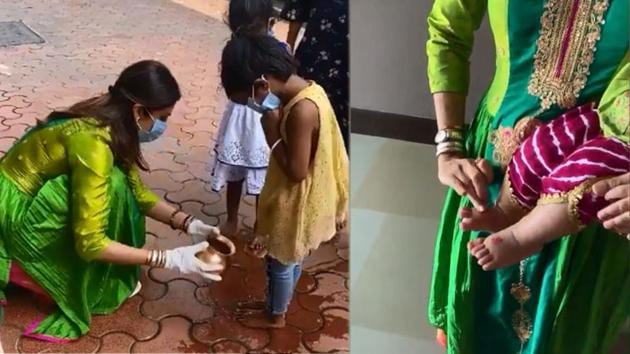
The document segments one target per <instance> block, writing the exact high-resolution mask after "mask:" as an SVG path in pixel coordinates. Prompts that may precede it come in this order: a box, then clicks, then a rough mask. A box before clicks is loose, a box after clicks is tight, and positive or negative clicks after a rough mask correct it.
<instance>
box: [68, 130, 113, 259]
mask: <svg viewBox="0 0 630 354" xmlns="http://www.w3.org/2000/svg"><path fill="white" fill-rule="evenodd" d="M67 153H68V163H69V167H70V171H71V172H70V174H71V177H70V178H71V188H72V196H71V198H72V199H71V200H72V225H73V231H74V242H75V248H76V250H77V252H78V253H79V256H80V257H81V258H83V259H84V260H86V261H91V260H94V259H95V258H96V257H97V256H98V255H99V254H100V252H101V251H102V250H103V249H104V248H106V247H107V246H108V245H109V244H110V243H111V242H112V241H111V240H110V239H109V238H108V237H107V236H106V235H105V231H106V230H107V223H108V218H109V208H110V199H111V196H110V193H111V183H110V177H111V173H112V169H113V165H114V162H113V161H114V158H113V155H112V152H111V150H110V148H109V145H108V144H107V142H106V141H105V140H104V138H103V137H101V136H99V135H97V134H94V133H92V132H89V131H83V132H78V133H75V134H73V135H72V136H70V137H69V138H68V144H67Z"/></svg>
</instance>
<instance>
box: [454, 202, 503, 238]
mask: <svg viewBox="0 0 630 354" xmlns="http://www.w3.org/2000/svg"><path fill="white" fill-rule="evenodd" d="M459 216H460V218H461V223H460V227H461V229H462V230H464V231H470V230H479V231H489V232H497V231H499V230H502V229H505V228H506V227H508V226H510V224H509V221H508V219H507V218H506V217H505V214H504V213H503V211H502V210H501V209H500V208H497V207H492V208H489V209H486V210H485V211H483V212H480V211H478V210H477V209H474V208H462V209H461V210H460V211H459Z"/></svg>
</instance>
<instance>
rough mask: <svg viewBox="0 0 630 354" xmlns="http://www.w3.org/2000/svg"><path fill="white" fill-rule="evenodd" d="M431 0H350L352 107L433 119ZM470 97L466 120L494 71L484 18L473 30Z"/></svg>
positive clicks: (491, 49) (492, 45) (492, 50)
mask: <svg viewBox="0 0 630 354" xmlns="http://www.w3.org/2000/svg"><path fill="white" fill-rule="evenodd" d="M432 3H433V2H432V1H431V0H353V1H350V82H351V84H350V103H351V105H352V107H355V108H363V109H370V110H375V111H382V112H391V113H398V114H404V115H409V116H415V117H423V118H435V114H434V112H433V105H432V101H431V95H430V94H429V89H428V82H427V77H426V63H427V60H426V54H425V44H426V39H427V25H426V23H427V21H426V18H427V15H428V13H429V10H430V9H431V6H432ZM472 63H473V64H472V65H473V66H472V69H471V75H472V76H471V86H470V90H469V92H470V95H469V100H468V115H467V118H468V120H470V118H471V117H472V115H473V114H474V110H475V107H476V105H477V103H478V101H479V99H480V97H481V95H482V94H483V92H484V91H485V89H486V87H487V85H488V83H489V81H490V78H491V75H492V73H493V71H494V44H493V42H492V40H491V37H490V34H489V29H488V25H487V20H486V23H484V25H483V26H482V28H481V29H480V30H479V31H478V32H477V36H476V44H475V50H474V53H473V58H472Z"/></svg>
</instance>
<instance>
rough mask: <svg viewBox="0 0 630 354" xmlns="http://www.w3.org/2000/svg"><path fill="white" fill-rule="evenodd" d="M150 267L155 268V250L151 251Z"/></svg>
mask: <svg viewBox="0 0 630 354" xmlns="http://www.w3.org/2000/svg"><path fill="white" fill-rule="evenodd" d="M147 265H148V266H149V267H153V266H155V250H151V251H149V264H147Z"/></svg>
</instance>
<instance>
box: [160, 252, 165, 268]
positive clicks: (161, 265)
mask: <svg viewBox="0 0 630 354" xmlns="http://www.w3.org/2000/svg"><path fill="white" fill-rule="evenodd" d="M160 253H161V255H162V259H161V260H160V268H164V267H165V266H166V251H164V250H160Z"/></svg>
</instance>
